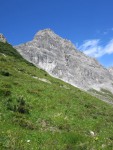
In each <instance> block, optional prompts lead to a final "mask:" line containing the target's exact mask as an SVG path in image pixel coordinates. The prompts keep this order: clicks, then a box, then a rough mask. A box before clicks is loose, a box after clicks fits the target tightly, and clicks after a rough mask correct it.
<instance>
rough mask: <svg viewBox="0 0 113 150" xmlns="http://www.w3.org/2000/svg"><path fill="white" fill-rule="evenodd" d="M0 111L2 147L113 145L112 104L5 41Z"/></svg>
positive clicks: (82, 149)
mask: <svg viewBox="0 0 113 150" xmlns="http://www.w3.org/2000/svg"><path fill="white" fill-rule="evenodd" d="M3 54H5V55H3ZM33 76H35V77H38V78H45V79H47V80H49V81H50V82H51V84H49V83H45V82H42V81H40V80H38V79H35V78H33ZM0 111H1V113H0V133H1V134H0V146H1V147H0V149H1V150H49V149H50V150H91V149H93V150H101V149H105V150H112V149H113V134H112V131H113V107H112V106H110V105H109V104H106V103H104V102H102V101H100V100H98V99H96V98H95V97H92V96H90V95H88V94H87V93H85V92H83V91H81V90H79V89H77V88H75V87H73V86H71V85H69V84H67V83H64V82H63V81H60V80H58V79H55V78H52V77H50V76H49V75H48V74H47V73H46V72H45V71H43V70H41V69H38V68H36V67H35V66H33V65H32V64H30V63H28V62H27V61H25V60H24V59H23V58H22V57H21V56H20V55H19V54H18V53H17V52H16V50H15V49H13V48H12V47H11V46H10V45H9V44H3V43H1V42H0ZM91 131H93V132H94V135H93V133H91Z"/></svg>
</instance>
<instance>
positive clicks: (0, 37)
mask: <svg viewBox="0 0 113 150" xmlns="http://www.w3.org/2000/svg"><path fill="white" fill-rule="evenodd" d="M0 42H3V43H6V42H7V40H6V38H5V37H4V35H3V34H2V33H0Z"/></svg>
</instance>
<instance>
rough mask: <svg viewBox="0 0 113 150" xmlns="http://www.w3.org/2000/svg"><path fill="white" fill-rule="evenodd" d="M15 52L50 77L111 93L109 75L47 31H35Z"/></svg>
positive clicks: (61, 39)
mask: <svg viewBox="0 0 113 150" xmlns="http://www.w3.org/2000/svg"><path fill="white" fill-rule="evenodd" d="M15 48H16V49H17V50H18V52H20V54H21V55H22V56H23V57H24V58H25V59H27V60H28V61H30V62H32V63H33V64H35V65H36V66H37V67H39V68H42V69H44V70H46V71H47V72H48V73H49V74H51V75H52V76H54V77H57V78H59V79H61V80H63V81H65V82H68V83H70V84H72V85H74V86H76V87H79V88H81V89H84V90H89V89H92V88H93V89H96V90H100V89H101V88H105V89H107V90H109V91H111V92H112V93H113V73H110V71H109V70H108V69H106V68H104V67H103V66H102V65H101V64H99V63H98V62H97V61H96V60H95V59H94V58H91V57H89V56H86V55H85V54H84V53H82V52H80V51H78V50H77V49H76V47H75V46H74V45H73V44H72V43H71V42H70V41H68V40H65V39H63V38H61V37H60V36H58V35H56V34H55V33H54V32H53V31H51V30H50V29H45V30H41V31H39V32H38V33H36V35H35V37H34V39H33V40H32V41H30V42H27V43H25V44H21V45H19V46H16V47H15Z"/></svg>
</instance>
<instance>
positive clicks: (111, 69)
mask: <svg viewBox="0 0 113 150" xmlns="http://www.w3.org/2000/svg"><path fill="white" fill-rule="evenodd" d="M108 70H109V72H110V74H111V75H113V67H110V68H109V69H108Z"/></svg>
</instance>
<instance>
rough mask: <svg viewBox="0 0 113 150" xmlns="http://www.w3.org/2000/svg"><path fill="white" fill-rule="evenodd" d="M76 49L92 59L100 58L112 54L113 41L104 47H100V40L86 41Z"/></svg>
mask: <svg viewBox="0 0 113 150" xmlns="http://www.w3.org/2000/svg"><path fill="white" fill-rule="evenodd" d="M78 49H79V50H81V51H83V52H84V53H85V54H86V55H89V56H92V57H101V56H103V55H105V54H112V53H113V39H112V40H110V41H109V42H108V43H107V44H106V45H105V46H102V45H101V42H100V39H93V40H86V41H84V42H83V44H82V45H81V46H79V47H78Z"/></svg>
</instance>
